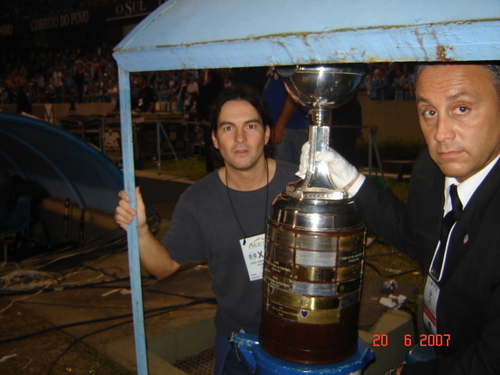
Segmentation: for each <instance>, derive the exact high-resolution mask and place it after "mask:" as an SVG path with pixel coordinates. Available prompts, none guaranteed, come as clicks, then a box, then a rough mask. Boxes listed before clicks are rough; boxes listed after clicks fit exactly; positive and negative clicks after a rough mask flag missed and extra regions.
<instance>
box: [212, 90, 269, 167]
mask: <svg viewBox="0 0 500 375" xmlns="http://www.w3.org/2000/svg"><path fill="white" fill-rule="evenodd" d="M231 100H244V101H246V102H248V103H250V104H251V105H252V106H253V107H254V108H255V110H256V111H257V113H258V114H259V116H260V118H261V119H262V124H263V125H264V127H266V126H269V129H270V130H271V131H272V129H273V127H274V122H273V119H272V117H271V114H270V112H269V108H268V106H267V103H266V102H265V101H264V99H263V98H262V96H261V95H260V94H259V93H258V92H257V91H256V90H255V89H254V88H252V87H251V86H248V85H246V84H236V85H233V86H230V87H228V88H226V89H225V90H224V91H223V92H221V93H220V94H219V96H218V97H217V99H216V100H215V102H214V107H213V111H212V114H211V117H210V131H211V133H213V134H216V133H217V121H218V119H219V115H220V111H221V109H222V106H223V105H224V104H225V103H226V102H228V101H231ZM275 149H276V146H275V145H274V144H273V142H272V141H271V138H269V142H267V144H266V145H265V146H264V156H265V157H266V159H268V158H272V157H273V156H274V151H275ZM211 152H212V156H213V159H214V162H215V166H216V167H221V166H223V165H224V160H223V159H222V156H221V154H220V152H219V150H217V149H216V148H215V147H213V145H211Z"/></svg>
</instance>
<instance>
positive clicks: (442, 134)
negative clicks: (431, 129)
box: [434, 115, 455, 142]
mask: <svg viewBox="0 0 500 375" xmlns="http://www.w3.org/2000/svg"><path fill="white" fill-rule="evenodd" d="M453 124H454V123H453V119H451V118H450V117H449V116H447V115H439V116H438V119H437V124H436V132H435V134H434V139H435V140H436V141H437V142H444V141H446V140H448V139H453V138H455V130H454V125H453Z"/></svg>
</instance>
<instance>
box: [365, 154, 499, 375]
mask: <svg viewBox="0 0 500 375" xmlns="http://www.w3.org/2000/svg"><path fill="white" fill-rule="evenodd" d="M443 191H444V175H443V174H442V173H441V171H440V170H439V168H438V167H437V166H436V164H435V163H434V162H433V161H432V159H431V158H430V156H429V153H428V151H425V152H423V153H422V154H421V155H420V156H419V158H418V159H417V161H416V163H415V166H414V168H413V171H412V175H411V180H410V190H409V196H408V203H407V204H405V203H403V202H401V201H399V200H398V199H397V198H395V197H394V196H393V195H392V194H391V193H389V192H387V191H385V190H382V189H380V188H378V187H377V186H376V185H375V184H373V183H372V182H371V181H369V180H368V179H367V180H366V181H365V182H364V183H363V185H362V187H361V189H360V191H359V192H358V193H357V194H356V196H355V199H356V202H357V205H358V207H359V209H360V212H361V215H362V216H363V219H364V220H365V223H366V225H367V227H368V228H371V229H372V230H374V232H375V233H377V234H378V235H379V236H381V237H382V238H383V239H384V240H386V241H387V242H388V243H390V244H391V245H392V246H394V247H395V248H396V249H398V250H399V251H402V252H404V253H406V254H408V255H410V256H411V257H412V258H414V259H416V260H418V262H419V264H420V266H421V268H422V272H423V274H424V277H427V274H428V270H429V265H430V262H431V260H432V256H433V254H434V251H435V249H436V245H437V242H438V239H439V227H440V223H441V219H442V217H443V204H444V197H443ZM448 252H449V257H448V260H447V265H446V268H445V273H444V276H443V280H442V283H441V285H440V287H441V292H440V296H439V300H438V306H437V319H438V327H437V329H438V333H440V334H449V335H450V342H449V346H441V347H436V349H437V351H438V353H439V356H438V358H436V359H434V360H431V361H429V362H425V363H419V364H412V365H407V366H405V368H404V371H403V374H405V375H406V374H426V375H428V374H440V375H442V374H453V375H460V374H471V375H486V374H500V162H498V163H497V164H496V165H495V166H494V167H493V169H492V170H491V172H490V173H489V174H488V176H487V177H486V178H485V179H484V181H483V182H482V183H481V185H480V186H479V187H478V188H477V190H476V192H475V193H474V195H473V196H472V197H471V199H470V201H469V203H468V204H467V206H466V207H465V209H464V211H463V213H462V216H461V218H460V220H459V221H458V222H457V224H456V226H455V229H454V231H453V235H452V238H451V239H450V244H449V251H448Z"/></svg>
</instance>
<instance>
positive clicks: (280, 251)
mask: <svg viewBox="0 0 500 375" xmlns="http://www.w3.org/2000/svg"><path fill="white" fill-rule="evenodd" d="M278 73H279V74H280V75H281V76H282V77H283V80H284V82H285V85H286V86H287V89H288V91H289V92H290V94H291V95H292V96H293V97H295V99H296V100H297V101H299V102H301V103H302V104H304V105H306V106H308V107H309V108H311V111H312V113H313V116H312V118H313V124H311V126H310V127H309V141H310V144H311V147H310V154H309V168H308V171H307V173H306V176H305V178H304V179H300V180H298V181H297V182H293V183H291V184H288V185H287V187H286V189H285V191H284V192H283V193H281V194H280V195H278V197H276V199H275V200H274V202H273V210H272V213H271V215H270V216H269V217H268V220H267V231H266V251H265V264H264V276H263V289H262V291H263V300H262V306H263V312H262V323H261V329H260V336H259V337H260V338H259V340H260V345H261V346H262V348H263V349H264V350H265V351H267V352H268V353H270V354H272V355H274V356H276V357H278V358H281V359H284V360H286V361H290V362H298V363H306V364H330V363H336V362H340V361H343V360H346V359H348V358H349V357H350V356H352V355H354V353H355V352H356V350H357V348H358V345H357V343H358V331H357V324H358V316H359V301H360V296H361V281H362V273H363V272H362V270H363V257H364V248H365V233H366V232H365V227H364V224H363V221H362V220H361V217H360V215H359V212H358V209H357V207H356V204H355V202H354V200H353V199H351V198H349V197H348V196H347V194H345V193H344V192H343V191H342V190H341V188H343V186H342V187H336V186H335V185H334V184H333V182H332V181H331V180H330V177H329V173H328V166H327V164H326V162H323V161H321V160H316V154H317V153H318V152H321V151H326V150H328V148H329V139H330V127H329V126H328V123H329V113H330V110H331V109H332V108H335V107H339V106H341V105H342V104H345V103H346V102H347V101H349V99H350V98H351V97H352V96H353V95H354V93H355V92H356V89H357V87H358V85H359V83H360V82H361V80H362V78H363V72H362V71H359V70H356V69H355V68H353V67H352V66H347V67H338V66H327V67H312V66H311V67H307V66H305V67H293V68H280V69H278ZM339 188H340V189H339Z"/></svg>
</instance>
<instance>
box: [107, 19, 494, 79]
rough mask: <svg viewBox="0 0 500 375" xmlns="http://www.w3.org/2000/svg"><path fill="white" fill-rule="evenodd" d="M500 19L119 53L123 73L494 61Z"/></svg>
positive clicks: (333, 32)
mask: <svg viewBox="0 0 500 375" xmlns="http://www.w3.org/2000/svg"><path fill="white" fill-rule="evenodd" d="M498 35H500V20H489V21H482V22H474V23H447V24H434V25H420V26H398V27H383V28H382V27H381V28H375V29H373V28H370V29H358V30H339V31H332V32H325V33H321V34H317V33H313V34H302V35H288V36H268V37H258V38H247V39H243V40H231V41H214V42H203V43H195V44H190V45H177V46H176V45H173V46H156V47H150V48H144V49H135V50H128V51H122V52H121V51H120V49H119V48H117V49H116V51H115V53H114V57H115V58H116V60H117V62H118V64H119V65H120V66H121V67H122V68H124V69H125V70H128V71H155V70H158V71H159V70H178V69H202V68H224V67H251V66H271V65H294V64H325V63H359V62H363V63H369V62H379V61H406V62H412V61H473V60H498V59H500V39H499V38H498Z"/></svg>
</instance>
